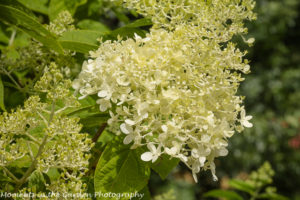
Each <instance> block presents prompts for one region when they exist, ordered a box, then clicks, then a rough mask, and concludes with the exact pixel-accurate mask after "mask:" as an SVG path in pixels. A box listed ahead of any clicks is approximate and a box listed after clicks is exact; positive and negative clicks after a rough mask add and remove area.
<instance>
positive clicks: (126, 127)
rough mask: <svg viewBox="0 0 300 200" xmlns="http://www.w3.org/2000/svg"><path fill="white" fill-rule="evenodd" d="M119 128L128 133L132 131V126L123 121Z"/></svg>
mask: <svg viewBox="0 0 300 200" xmlns="http://www.w3.org/2000/svg"><path fill="white" fill-rule="evenodd" d="M120 129H121V131H122V132H123V133H125V134H130V133H132V132H133V129H132V127H131V126H129V125H127V124H125V123H123V124H121V125H120Z"/></svg>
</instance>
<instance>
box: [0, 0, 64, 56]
mask: <svg viewBox="0 0 300 200" xmlns="http://www.w3.org/2000/svg"><path fill="white" fill-rule="evenodd" d="M0 19H1V20H3V21H5V22H6V23H8V24H10V25H12V26H15V27H17V28H18V29H20V30H21V31H23V32H25V33H27V34H28V35H30V36H31V37H33V38H34V39H36V40H37V41H39V42H41V43H42V44H44V45H45V46H46V47H48V48H50V49H52V50H54V51H56V52H58V53H61V54H62V53H63V49H62V47H61V45H60V44H59V43H58V42H57V40H56V38H55V36H54V35H52V33H51V32H49V31H48V30H47V29H46V28H45V27H44V26H43V25H42V24H40V23H39V22H38V20H37V19H36V17H34V15H33V14H32V13H31V11H30V10H28V9H27V8H26V7H25V6H23V5H22V4H21V3H18V2H17V1H14V0H0Z"/></svg>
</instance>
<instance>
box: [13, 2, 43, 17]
mask: <svg viewBox="0 0 300 200" xmlns="http://www.w3.org/2000/svg"><path fill="white" fill-rule="evenodd" d="M18 1H19V2H21V3H22V4H24V5H25V6H26V7H28V8H30V9H31V10H33V11H36V12H39V13H42V14H45V15H48V7H47V5H46V4H47V3H48V0H18Z"/></svg>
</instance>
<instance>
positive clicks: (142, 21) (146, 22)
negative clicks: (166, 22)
mask: <svg viewBox="0 0 300 200" xmlns="http://www.w3.org/2000/svg"><path fill="white" fill-rule="evenodd" d="M151 25H152V21H151V19H149V18H142V19H138V20H135V21H134V22H132V23H130V24H127V25H126V26H124V27H130V28H138V27H143V26H151Z"/></svg>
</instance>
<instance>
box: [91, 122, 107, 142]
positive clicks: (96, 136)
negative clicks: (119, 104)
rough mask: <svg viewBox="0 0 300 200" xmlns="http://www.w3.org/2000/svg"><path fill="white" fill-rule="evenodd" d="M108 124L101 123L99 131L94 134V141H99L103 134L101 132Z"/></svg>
mask: <svg viewBox="0 0 300 200" xmlns="http://www.w3.org/2000/svg"><path fill="white" fill-rule="evenodd" d="M106 126H107V123H103V124H101V126H100V127H99V129H98V131H97V133H96V134H95V135H94V137H93V139H92V141H93V142H97V141H98V139H99V137H100V136H101V134H102V133H103V131H104V130H105V128H106Z"/></svg>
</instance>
